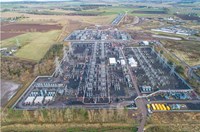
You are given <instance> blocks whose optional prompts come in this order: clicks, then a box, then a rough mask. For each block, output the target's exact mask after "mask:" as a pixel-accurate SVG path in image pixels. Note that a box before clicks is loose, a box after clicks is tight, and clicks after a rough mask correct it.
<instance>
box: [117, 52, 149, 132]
mask: <svg viewBox="0 0 200 132" xmlns="http://www.w3.org/2000/svg"><path fill="white" fill-rule="evenodd" d="M120 50H121V52H122V55H123V57H124V59H125V61H126V64H127V69H128V73H129V75H130V77H131V80H132V83H133V86H134V88H135V90H136V92H137V95H138V96H141V93H140V90H139V88H138V85H137V78H136V76H135V75H133V74H132V72H131V68H130V66H129V65H128V62H127V60H126V57H125V55H124V52H123V50H122V49H121V48H120ZM135 101H136V102H135V103H136V106H137V107H138V108H139V109H140V110H141V113H142V121H141V123H140V126H139V127H138V132H143V131H144V126H145V123H146V118H147V108H146V104H147V102H146V99H145V98H138V99H136V100H135Z"/></svg>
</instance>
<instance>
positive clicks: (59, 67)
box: [54, 56, 63, 76]
mask: <svg viewBox="0 0 200 132" xmlns="http://www.w3.org/2000/svg"><path fill="white" fill-rule="evenodd" d="M58 59H59V57H57V56H56V58H55V61H54V63H55V65H56V70H55V75H56V76H57V75H59V76H61V75H63V70H62V68H61V65H60V62H59V60H58Z"/></svg>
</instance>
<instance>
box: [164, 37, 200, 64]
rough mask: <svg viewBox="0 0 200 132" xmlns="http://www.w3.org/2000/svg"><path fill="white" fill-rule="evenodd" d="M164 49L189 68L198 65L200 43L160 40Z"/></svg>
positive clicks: (199, 60)
mask: <svg viewBox="0 0 200 132" xmlns="http://www.w3.org/2000/svg"><path fill="white" fill-rule="evenodd" d="M161 42H162V43H163V44H165V47H166V48H168V49H170V50H171V51H172V52H173V53H174V54H175V55H176V56H177V57H179V58H180V59H181V60H183V61H185V62H186V63H187V64H189V65H190V66H194V65H197V64H200V58H199V56H200V43H199V42H195V41H172V40H162V41H161Z"/></svg>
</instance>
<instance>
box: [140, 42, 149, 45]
mask: <svg viewBox="0 0 200 132" xmlns="http://www.w3.org/2000/svg"><path fill="white" fill-rule="evenodd" d="M141 45H145V46H148V45H149V42H148V41H142V43H141Z"/></svg>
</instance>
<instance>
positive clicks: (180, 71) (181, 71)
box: [175, 65, 184, 74]
mask: <svg viewBox="0 0 200 132" xmlns="http://www.w3.org/2000/svg"><path fill="white" fill-rule="evenodd" d="M175 70H176V72H178V73H180V74H183V73H184V68H183V67H182V66H180V65H178V66H176V68H175Z"/></svg>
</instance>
